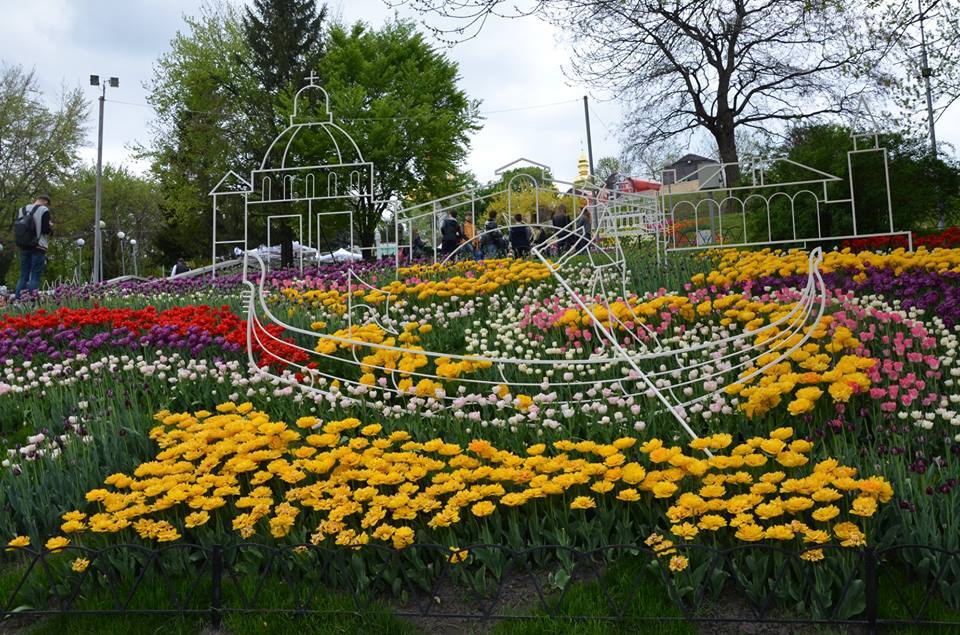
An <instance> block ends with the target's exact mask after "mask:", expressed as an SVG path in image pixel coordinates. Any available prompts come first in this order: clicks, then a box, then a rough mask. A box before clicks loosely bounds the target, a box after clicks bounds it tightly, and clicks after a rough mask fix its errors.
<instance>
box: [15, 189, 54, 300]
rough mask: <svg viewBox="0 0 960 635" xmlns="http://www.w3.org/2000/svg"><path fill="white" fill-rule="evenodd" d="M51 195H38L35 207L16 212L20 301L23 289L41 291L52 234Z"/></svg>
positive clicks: (24, 207) (17, 289)
mask: <svg viewBox="0 0 960 635" xmlns="http://www.w3.org/2000/svg"><path fill="white" fill-rule="evenodd" d="M49 206H50V196H49V195H48V194H39V195H37V196H36V197H35V198H34V199H33V204H32V205H24V206H23V207H21V208H20V211H18V212H17V220H16V221H15V222H14V224H13V233H14V238H15V239H16V243H17V247H18V248H19V249H20V279H19V280H17V287H16V291H15V296H16V298H17V299H20V294H21V293H23V290H24V289H26V290H27V291H36V290H37V289H39V288H40V277H41V276H42V275H43V269H44V267H46V265H47V237H48V236H52V235H53V220H51V218H50V207H49Z"/></svg>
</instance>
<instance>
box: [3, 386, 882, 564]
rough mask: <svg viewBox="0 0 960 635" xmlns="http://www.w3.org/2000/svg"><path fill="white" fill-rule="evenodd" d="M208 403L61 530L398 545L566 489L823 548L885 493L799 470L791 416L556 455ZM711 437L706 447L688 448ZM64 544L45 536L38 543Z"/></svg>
mask: <svg viewBox="0 0 960 635" xmlns="http://www.w3.org/2000/svg"><path fill="white" fill-rule="evenodd" d="M217 411H218V414H211V413H208V412H199V413H196V414H194V415H190V414H186V413H181V414H172V413H169V412H167V411H163V412H160V413H158V414H157V416H156V419H157V420H158V421H160V422H161V425H159V426H157V427H155V428H154V429H153V430H151V433H150V436H151V438H152V439H154V440H155V441H156V443H157V444H158V445H159V447H160V451H159V452H158V453H157V455H156V457H155V460H153V461H149V462H146V463H142V464H141V465H140V466H138V467H137V468H136V470H134V473H133V474H132V475H126V474H121V473H118V474H113V475H111V476H109V477H108V478H107V479H106V481H105V483H106V484H107V485H108V486H109V487H110V489H105V488H104V489H95V490H92V491H90V492H88V493H87V496H86V498H87V501H89V502H90V503H94V504H95V505H96V507H97V510H96V511H91V513H90V514H89V515H87V514H86V513H84V512H81V511H72V512H69V513H68V514H65V515H64V517H63V518H64V521H65V522H64V524H63V525H62V526H61V529H62V531H63V532H64V533H65V534H69V535H78V534H82V533H84V532H93V533H116V532H119V531H123V530H126V529H127V528H132V529H133V530H134V531H135V532H136V533H137V534H138V535H139V536H140V537H141V538H143V539H146V540H154V541H157V542H166V541H171V540H177V539H178V538H180V534H181V532H183V531H187V530H195V529H196V528H198V527H201V526H204V525H206V524H208V523H210V522H212V521H214V520H215V519H216V520H218V521H220V522H224V523H227V524H229V525H230V527H232V529H233V530H234V531H236V532H238V533H239V534H240V535H241V536H242V537H244V538H249V537H251V536H253V535H254V534H256V533H257V532H258V531H260V530H261V529H263V530H266V531H269V533H270V534H271V535H272V536H273V537H274V538H277V539H281V538H283V537H285V536H287V535H288V534H289V533H290V531H291V530H292V529H293V528H294V527H295V526H297V525H299V526H301V527H304V528H308V530H309V531H311V532H313V533H312V541H313V542H315V543H319V542H320V541H323V540H326V539H330V540H333V541H335V542H336V543H337V544H341V545H348V546H350V545H353V546H355V545H359V544H364V543H367V542H368V541H370V540H371V539H372V540H378V541H382V542H388V543H391V544H392V545H393V546H394V547H396V548H397V549H402V548H404V547H405V546H407V545H409V544H411V543H412V542H414V540H415V538H416V531H417V529H415V527H414V526H415V525H419V526H420V527H423V526H428V527H430V528H432V529H440V528H444V527H450V526H454V525H457V524H458V523H463V522H467V521H468V520H469V519H483V518H485V517H488V516H491V515H493V514H495V513H496V512H497V510H498V508H499V507H501V506H503V507H522V506H524V505H526V504H528V503H531V502H532V501H536V500H552V499H555V498H562V501H563V502H560V505H561V506H563V507H569V508H571V509H573V510H580V511H581V512H582V513H592V512H590V510H592V509H594V508H596V507H598V505H599V504H601V503H603V504H605V505H609V506H618V505H623V504H627V505H632V504H635V503H636V502H638V501H640V500H641V499H645V500H646V501H647V502H648V503H654V501H655V500H656V499H663V500H664V501H665V504H666V505H668V507H667V509H666V516H667V518H668V519H669V520H670V523H671V531H672V532H673V533H674V534H675V535H677V536H678V537H679V538H681V539H684V540H689V539H692V538H694V537H695V536H696V535H697V534H698V533H700V532H704V531H705V532H719V531H721V530H726V532H727V533H732V534H733V536H734V537H735V538H736V539H738V540H742V541H750V542H752V541H756V540H761V539H769V540H792V539H794V538H799V539H801V540H802V541H803V542H812V543H815V544H820V543H823V542H826V541H827V540H829V539H830V537H831V532H832V534H833V536H835V537H836V538H837V539H839V540H840V541H841V542H842V544H845V545H851V546H853V545H857V544H862V543H863V541H864V532H863V530H862V529H861V528H859V527H858V526H857V525H855V524H853V523H852V522H850V520H849V518H851V517H852V516H860V517H866V516H871V515H872V514H873V513H874V512H875V511H876V508H877V503H878V502H886V501H888V500H889V499H890V497H891V496H892V494H893V492H892V489H891V488H890V485H889V484H888V483H887V482H886V481H884V480H883V479H882V478H879V477H871V478H866V479H857V478H855V476H856V472H857V471H856V469H854V468H849V467H843V466H840V465H839V464H838V463H837V461H835V460H832V459H829V460H826V461H823V462H821V463H819V464H817V465H816V466H814V467H813V469H812V470H809V469H806V468H805V467H804V466H805V464H806V463H807V462H808V459H807V456H806V455H807V454H808V453H809V452H810V451H811V450H812V448H813V444H812V443H810V442H808V441H805V440H802V439H793V440H791V437H792V436H793V431H792V430H791V429H789V428H780V429H777V430H774V431H773V432H771V434H770V435H769V437H754V438H751V439H749V440H748V441H746V442H745V443H741V444H739V445H736V446H734V447H732V448H730V446H731V445H732V444H733V439H732V437H731V436H730V435H729V434H715V435H713V436H711V437H706V438H701V439H697V440H695V441H693V442H692V443H690V447H691V449H692V450H693V452H692V453H691V454H687V453H685V452H684V451H683V449H681V448H680V447H676V446H674V447H667V446H665V445H664V444H663V443H662V442H661V441H659V440H658V439H650V440H648V441H646V442H642V443H641V442H639V441H638V439H635V438H629V437H624V438H620V439H617V440H616V441H614V442H613V443H609V444H600V443H595V442H593V441H573V440H562V441H556V442H554V443H552V444H551V446H552V448H551V449H552V453H549V452H548V446H547V445H546V444H537V445H535V446H531V447H530V448H527V450H526V451H525V452H522V453H514V452H510V451H507V450H502V449H498V448H496V447H494V446H493V445H492V444H490V443H489V442H487V441H483V440H474V441H472V442H470V443H469V444H468V445H467V446H466V447H463V446H461V445H460V444H457V443H449V442H445V441H443V440H442V439H432V440H429V441H426V442H417V441H414V440H412V439H411V438H410V435H409V434H407V433H406V432H402V431H397V432H393V433H391V434H383V433H382V429H381V426H379V425H378V424H371V425H367V426H362V424H361V423H360V421H358V420H356V419H344V420H342V421H331V422H327V423H321V422H318V421H317V419H316V418H314V417H302V418H301V419H299V420H297V422H296V428H297V429H295V428H293V427H291V426H288V425H287V424H286V423H284V422H280V421H271V420H270V419H269V417H268V416H267V415H266V414H264V413H261V412H256V411H254V410H253V409H252V406H251V405H250V404H249V403H247V404H242V405H239V406H237V405H235V404H233V403H226V404H222V405H220V406H218V408H217ZM301 430H302V432H301ZM728 448H729V451H728V452H727V453H726V454H723V453H721V451H724V450H727V449H728ZM707 449H709V450H711V451H713V452H714V453H715V456H712V457H708V456H707V455H706V454H702V455H698V454H697V453H702V452H703V451H704V450H707ZM788 472H789V474H790V476H788ZM654 504H655V503H654ZM217 510H220V511H217ZM835 512H836V513H835ZM481 522H482V520H481ZM16 540H20V539H15V541H16ZM68 543H69V540H68V539H67V538H65V537H56V538H53V539H51V541H50V542H48V543H47V548H48V549H51V550H53V549H54V548H60V547H63V546H65V545H66V544H68ZM10 544H11V545H13V544H15V543H14V542H13V541H12V542H11V543H10Z"/></svg>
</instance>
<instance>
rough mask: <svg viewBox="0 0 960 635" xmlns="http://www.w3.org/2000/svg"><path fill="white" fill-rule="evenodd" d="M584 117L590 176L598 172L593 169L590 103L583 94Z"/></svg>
mask: <svg viewBox="0 0 960 635" xmlns="http://www.w3.org/2000/svg"><path fill="white" fill-rule="evenodd" d="M583 118H584V119H585V120H586V122H587V158H588V159H589V160H590V176H593V175H594V174H596V172H595V171H594V169H593V141H592V140H591V139H590V105H589V103H588V102H587V96H586V95H584V96H583Z"/></svg>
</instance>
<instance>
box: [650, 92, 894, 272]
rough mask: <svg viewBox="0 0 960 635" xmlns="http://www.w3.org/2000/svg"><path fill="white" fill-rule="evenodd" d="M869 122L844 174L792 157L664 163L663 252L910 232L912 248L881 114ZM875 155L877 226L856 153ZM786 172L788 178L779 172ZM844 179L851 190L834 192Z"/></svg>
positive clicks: (855, 137) (855, 136) (855, 138)
mask: <svg viewBox="0 0 960 635" xmlns="http://www.w3.org/2000/svg"><path fill="white" fill-rule="evenodd" d="M862 107H863V108H865V106H862ZM858 123H859V122H858ZM870 123H871V128H870V130H869V131H865V132H854V133H853V134H852V135H851V138H852V141H853V148H852V149H851V150H849V151H847V178H846V179H843V178H841V177H839V176H836V175H833V174H830V173H828V172H824V171H823V170H819V169H817V168H814V167H812V166H809V165H805V164H803V163H799V162H797V161H794V160H792V159H790V158H789V157H786V156H779V157H773V158H762V157H758V158H752V159H746V160H743V161H739V162H735V163H715V162H714V163H711V164H709V165H703V166H699V167H698V169H696V170H693V171H691V172H690V173H689V174H686V175H684V176H682V177H681V178H677V176H678V175H677V173H676V169H666V170H664V172H663V175H662V179H661V180H662V181H663V184H664V185H663V187H662V188H661V190H660V205H661V208H662V210H663V227H664V230H665V235H664V237H665V242H664V245H663V247H664V253H665V254H666V253H668V252H679V251H693V250H701V249H715V248H743V247H760V246H787V245H803V247H804V248H806V247H807V245H808V244H818V243H822V242H824V241H828V240H829V241H842V240H848V239H855V238H869V237H879V236H904V237H906V239H907V242H908V245H909V248H910V249H911V250H912V249H913V242H912V235H911V233H910V232H908V231H897V230H896V228H895V227H894V222H893V204H892V200H891V194H890V169H889V157H888V153H887V149H886V148H885V147H883V146H882V145H881V143H880V131H879V128H878V127H877V126H876V122H875V120H873V119H872V118H871V119H870ZM870 154H874V155H879V157H880V159H881V161H882V166H883V167H882V171H881V172H882V182H883V186H884V192H883V195H884V196H883V209H882V210H879V214H880V218H876V219H874V220H875V222H874V223H873V225H874V227H873V230H870V229H867V228H866V226H865V221H866V220H867V219H866V218H865V216H864V210H863V209H860V208H858V205H857V196H856V194H855V184H856V179H855V174H856V169H855V167H854V159H855V157H858V156H863V155H870ZM732 167H736V168H737V169H736V170H735V171H736V172H737V173H739V174H740V175H741V176H740V179H741V180H740V181H738V182H737V183H728V182H727V178H728V168H732ZM784 173H785V174H787V175H788V176H787V178H780V179H778V178H776V175H778V174H784ZM838 185H839V186H840V189H844V188H845V189H846V192H843V193H841V194H839V195H838V194H837V193H836V192H835V191H834V190H835V189H837V187H838ZM834 224H836V225H837V228H836V229H834V228H833V225H834ZM804 225H806V226H807V229H806V231H804ZM825 225H826V226H825ZM798 227H799V229H798Z"/></svg>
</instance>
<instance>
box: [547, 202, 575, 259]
mask: <svg viewBox="0 0 960 635" xmlns="http://www.w3.org/2000/svg"><path fill="white" fill-rule="evenodd" d="M550 223H551V224H552V225H553V235H554V236H556V237H557V238H556V241H554V242H555V244H556V247H557V252H558V253H559V252H562V251H564V250H566V249H567V248H569V247H570V246H571V245H572V243H571V241H570V238H571V233H572V232H571V231H570V229H569V228H568V227H567V225H569V224H570V218H569V217H568V216H567V207H566V206H565V205H564V204H563V203H561V204H559V205H557V209H555V210H554V211H553V216H552V218H551V219H550Z"/></svg>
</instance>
